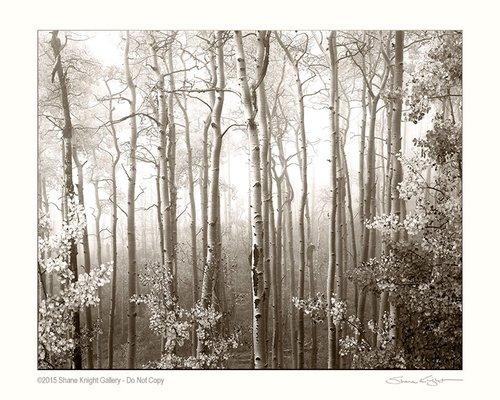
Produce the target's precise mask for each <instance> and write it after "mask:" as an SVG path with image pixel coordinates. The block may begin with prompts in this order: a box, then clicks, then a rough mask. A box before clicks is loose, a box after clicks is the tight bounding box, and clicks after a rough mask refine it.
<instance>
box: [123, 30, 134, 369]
mask: <svg viewBox="0 0 500 400" xmlns="http://www.w3.org/2000/svg"><path fill="white" fill-rule="evenodd" d="M129 53H130V34H129V32H128V31H127V36H126V42H125V60H124V63H125V79H126V81H127V88H128V90H129V92H130V102H129V108H130V150H129V160H128V172H127V178H128V190H127V244H128V292H127V295H128V298H129V299H130V298H132V297H133V296H134V295H135V294H136V293H137V252H136V233H135V181H136V176H137V161H136V150H137V122H136V87H135V84H134V81H133V80H132V73H131V71H130V60H129V57H130V56H129ZM127 310H128V311H127V317H128V326H127V368H128V369H134V368H135V361H136V345H137V344H136V335H137V329H136V319H137V305H136V303H135V302H132V301H127Z"/></svg>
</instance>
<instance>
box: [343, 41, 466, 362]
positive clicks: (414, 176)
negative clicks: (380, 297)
mask: <svg viewBox="0 0 500 400" xmlns="http://www.w3.org/2000/svg"><path fill="white" fill-rule="evenodd" d="M459 50H460V51H459ZM426 60H427V61H426V62H427V64H426V65H423V66H421V68H420V69H417V71H416V72H415V75H414V77H413V85H412V88H411V94H410V107H411V113H410V116H411V118H412V119H413V120H414V121H415V122H416V121H418V120H419V119H420V118H421V116H422V115H423V114H425V113H426V112H428V110H427V109H426V108H427V106H426V105H428V106H429V108H430V106H431V105H432V104H433V102H443V104H444V105H443V108H442V109H437V110H436V115H435V117H434V120H433V127H432V128H431V129H430V130H429V131H428V132H427V133H426V135H425V137H424V138H422V139H418V140H415V141H414V144H415V146H416V148H417V149H418V154H415V156H413V157H410V158H407V157H403V156H401V155H398V159H399V160H400V162H401V164H402V167H403V171H404V178H403V181H402V182H401V183H400V185H399V187H398V190H399V197H400V198H401V199H403V200H408V201H411V202H412V204H414V208H413V210H412V212H411V213H409V214H408V215H407V216H405V217H404V218H401V216H400V215H395V214H389V215H380V216H378V217H376V218H374V219H373V220H371V221H368V222H367V226H368V227H369V228H371V229H377V230H378V231H380V232H381V233H382V236H383V238H384V240H385V242H386V252H385V253H383V254H382V255H381V256H379V257H377V258H375V259H372V260H369V262H367V263H365V264H363V265H361V266H360V267H359V268H357V269H356V270H355V271H354V272H353V273H352V276H351V279H354V280H355V281H357V282H361V283H362V284H364V285H369V286H370V287H371V290H375V291H386V292H387V293H388V294H389V300H390V302H391V304H393V305H394V306H395V307H396V309H397V310H398V320H397V329H398V335H397V336H398V340H397V341H396V342H395V343H392V342H391V343H390V344H389V345H388V344H387V343H385V345H379V346H376V347H372V348H360V347H359V346H358V347H355V346H353V345H352V343H351V342H349V341H347V342H346V345H345V351H346V352H350V353H351V354H353V363H354V365H355V366H356V367H357V368H411V369H421V368H422V369H455V368H461V365H462V364H461V363H462V349H461V347H462V181H461V177H462V171H461V168H462V140H461V138H462V126H461V123H460V122H458V121H457V120H456V119H455V118H454V116H453V114H451V113H449V112H448V113H447V112H446V111H447V109H448V111H449V110H450V109H451V107H452V104H451V103H452V100H451V98H452V96H450V93H461V35H460V34H454V33H451V34H443V35H440V36H438V37H437V38H436V39H435V40H434V41H433V43H432V46H431V49H430V50H429V52H428V56H427V58H426ZM443 99H444V101H443ZM417 100H418V101H417ZM446 101H447V102H448V103H446ZM426 175H427V176H426ZM397 232H399V233H403V234H400V235H396V234H394V235H393V233H397ZM372 328H375V327H372ZM377 329H379V330H380V327H378V328H377ZM377 334H378V335H381V334H383V332H377Z"/></svg>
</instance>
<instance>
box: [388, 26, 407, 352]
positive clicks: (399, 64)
mask: <svg viewBox="0 0 500 400" xmlns="http://www.w3.org/2000/svg"><path fill="white" fill-rule="evenodd" d="M403 50H404V31H396V46H395V50H394V55H395V60H394V62H395V68H394V89H395V91H396V92H397V93H398V96H397V98H396V99H395V100H394V103H393V104H394V109H393V113H392V121H391V124H392V132H393V154H394V156H393V160H392V162H393V165H394V176H393V181H392V185H391V186H392V204H391V208H392V210H391V211H392V212H393V213H394V214H395V215H397V216H398V218H399V220H400V221H402V220H403V219H404V218H405V214H406V213H405V211H406V208H405V204H404V201H403V200H402V199H400V198H399V191H398V186H399V184H400V183H401V182H402V180H403V169H402V165H401V162H400V161H399V160H398V159H397V158H396V154H398V153H400V152H401V147H402V146H401V115H402V109H403V98H402V94H401V93H402V88H403ZM399 239H400V235H399V232H398V231H395V232H394V233H393V234H392V237H391V240H392V241H393V242H397V241H398V240H399ZM389 309H390V311H389V313H390V331H389V339H390V341H391V342H393V343H397V342H398V340H399V338H398V335H397V332H398V331H397V317H398V316H397V313H398V310H397V307H396V305H395V304H394V303H393V302H390V304H389Z"/></svg>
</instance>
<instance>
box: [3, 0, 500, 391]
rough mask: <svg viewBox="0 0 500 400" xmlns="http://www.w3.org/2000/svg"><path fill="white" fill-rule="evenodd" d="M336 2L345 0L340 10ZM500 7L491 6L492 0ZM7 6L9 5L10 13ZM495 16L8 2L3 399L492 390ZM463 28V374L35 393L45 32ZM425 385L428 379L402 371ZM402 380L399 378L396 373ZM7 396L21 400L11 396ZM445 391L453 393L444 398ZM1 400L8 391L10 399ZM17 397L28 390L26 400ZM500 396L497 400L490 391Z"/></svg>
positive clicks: (320, 4)
mask: <svg viewBox="0 0 500 400" xmlns="http://www.w3.org/2000/svg"><path fill="white" fill-rule="evenodd" d="M336 3H337V4H336ZM491 4H493V2H491ZM7 7H8V8H7ZM496 16H498V10H495V9H494V8H493V6H492V5H489V4H488V2H487V1H475V2H468V3H467V5H465V2H462V1H437V0H432V1H430V0H420V1H413V2H404V1H401V0H400V1H376V0H373V1H343V2H341V3H340V4H339V2H334V1H333V0H330V1H316V0H307V1H304V2H293V1H291V0H289V1H276V0H265V1H263V0H248V1H245V2H244V1H241V0H240V1H236V0H232V1H230V0H222V1H215V0H214V1H209V0H206V1H193V0H181V1H178V2H176V4H172V2H168V1H156V2H154V1H150V0H142V1H134V2H132V1H103V0H99V1H97V0H86V1H84V2H70V1H68V0H66V1H39V2H36V3H35V2H33V3H32V4H30V3H29V2H16V3H12V2H9V3H8V6H7V5H4V7H3V10H2V21H1V23H0V27H1V35H0V38H1V41H2V45H1V46H0V51H1V54H2V57H1V61H0V68H1V72H0V78H1V80H0V82H1V83H0V102H1V105H0V116H1V117H0V121H1V122H0V131H1V140H0V151H1V155H0V162H1V164H0V173H1V180H0V182H1V184H2V186H1V187H2V190H1V193H0V210H1V212H2V216H1V218H0V223H1V229H0V235H1V239H0V244H1V248H2V251H1V257H0V261H1V264H0V265H1V282H2V285H1V289H0V293H1V296H2V298H1V300H2V302H1V303H0V304H1V305H2V308H1V310H2V312H1V321H2V324H1V327H0V332H1V340H0V343H1V344H2V351H1V352H0V354H1V355H2V357H1V358H0V365H1V368H2V375H1V377H0V379H1V380H2V382H3V383H2V385H1V386H0V387H1V391H2V394H4V395H5V394H7V396H8V393H9V392H10V393H11V394H14V393H16V394H23V395H29V394H31V395H35V396H37V399H40V398H41V399H45V398H47V399H49V398H50V399H55V398H56V399H57V398H63V397H64V398H66V397H68V398H72V399H80V398H86V399H88V398H89V397H88V396H90V395H92V394H98V395H99V397H101V396H110V397H109V398H111V396H112V398H118V399H122V398H135V399H137V398H144V397H145V396H152V395H160V396H167V397H168V398H177V397H178V398H195V397H198V398H203V399H209V398H218V399H220V398H243V399H245V398H256V397H258V398H259V399H264V398H272V397H274V398H286V399H301V400H304V399H307V398H310V397H316V396H323V398H335V397H338V396H352V398H367V396H375V398H378V397H382V396H383V397H384V398H385V399H392V398H398V399H399V398H401V396H404V397H405V398H408V399H414V398H415V399H422V398H423V397H424V396H425V398H426V399H427V398H428V399H434V398H440V399H443V398H450V397H452V396H455V397H454V398H460V397H461V396H462V395H463V396H464V397H465V396H467V397H468V396H470V395H474V394H475V393H476V392H478V391H479V390H481V391H482V392H484V393H488V392H489V391H491V392H492V393H494V392H497V393H498V390H495V383H496V382H495V378H496V374H495V373H494V371H495V370H498V366H497V365H496V364H498V355H499V354H498V353H499V351H498V348H499V345H498V343H497V339H496V335H497V333H498V331H499V324H498V317H497V314H498V312H497V309H496V308H495V305H496V303H497V302H498V301H497V292H498V282H499V274H498V269H499V262H498V256H497V257H495V256H496V253H497V252H496V251H495V250H497V248H498V237H499V235H498V228H497V226H498V222H499V221H498V212H497V211H496V210H497V204H496V202H497V201H498V178H497V176H496V172H497V171H498V170H499V167H498V159H499V158H500V157H499V154H500V146H499V143H498V138H499V134H500V132H499V129H498V115H499V107H498V105H497V104H498V103H499V101H498V94H499V90H498V89H499V87H498V86H499V85H498V74H499V72H498V71H499V68H500V63H499V57H498V48H499V42H498V30H497V25H498V21H497V20H496V19H495V17H496ZM51 28H59V29H124V28H136V29H145V28H148V29H200V28H204V29H214V28H215V29H231V28H238V29H256V28H273V29H331V28H332V29H426V28H427V29H462V30H464V59H465V63H464V76H465V79H464V89H465V96H464V100H465V115H464V119H465V129H464V169H465V171H464V182H465V196H464V205H465V208H464V210H465V214H464V216H465V223H464V232H465V252H464V255H465V271H464V288H465V304H464V326H465V342H464V343H465V345H464V349H465V353H464V371H463V372H461V371H458V372H443V373H437V372H436V373H434V375H435V376H437V377H463V378H464V381H463V382H448V383H443V384H442V385H440V386H438V387H428V386H425V385H421V384H418V385H417V384H415V385H412V384H407V385H393V386H391V385H387V384H386V383H385V379H387V378H389V377H391V376H393V375H395V374H394V373H393V372H389V371H263V372H261V371H248V372H247V371H197V372H196V371H193V372H191V371H168V372H149V371H148V372H147V373H142V372H132V373H130V372H126V371H121V372H120V371H112V372H109V373H107V372H98V373H95V372H94V373H93V372H84V373H83V374H85V375H92V376H103V375H105V374H109V375H112V376H118V375H122V376H141V375H142V376H150V375H161V376H164V377H165V378H166V383H165V385H164V386H163V387H155V386H152V385H145V386H143V385H138V386H130V385H127V386H126V385H120V386H119V387H115V386H113V385H93V386H85V385H79V386H74V385H37V383H36V379H37V377H39V376H47V375H52V376H70V375H71V373H65V372H59V373H57V374H50V373H49V372H38V371H36V363H35V360H34V354H36V345H35V340H34V335H35V334H34V332H36V312H35V311H34V310H35V309H34V304H35V301H36V282H35V278H36V276H35V275H36V274H34V273H33V262H34V259H35V257H36V249H35V238H36V224H35V221H36V195H35V190H36V72H35V71H36V30H37V29H51ZM402 374H404V376H405V377H410V379H412V378H415V379H417V378H422V377H423V376H425V374H426V373H425V372H424V373H420V372H416V371H410V372H406V373H405V372H403V373H402ZM396 375H400V374H399V373H396ZM7 396H5V398H11V397H10V396H9V397H7ZM443 396H445V397H443ZM2 397H4V396H2ZM16 397H17V396H16ZM487 397H490V396H487Z"/></svg>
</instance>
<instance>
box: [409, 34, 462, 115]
mask: <svg viewBox="0 0 500 400" xmlns="http://www.w3.org/2000/svg"><path fill="white" fill-rule="evenodd" d="M427 46H428V51H427V52H426V57H423V58H422V59H421V60H420V61H419V63H418V65H417V66H416V69H415V72H414V73H413V74H412V77H411V81H410V83H409V93H410V94H409V96H408V98H407V105H408V106H410V111H409V112H408V115H407V117H408V120H409V121H412V122H414V123H417V122H418V121H420V120H421V119H422V118H423V117H424V115H425V114H427V113H428V112H429V111H430V110H431V108H432V104H433V102H435V101H436V100H440V101H446V99H447V98H448V96H450V95H452V94H455V95H456V94H459V95H461V90H460V89H461V83H462V34H461V33H459V32H441V33H440V34H439V35H437V36H435V37H433V38H432V39H431V41H430V43H428V44H427ZM457 90H458V93H457Z"/></svg>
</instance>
